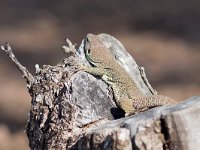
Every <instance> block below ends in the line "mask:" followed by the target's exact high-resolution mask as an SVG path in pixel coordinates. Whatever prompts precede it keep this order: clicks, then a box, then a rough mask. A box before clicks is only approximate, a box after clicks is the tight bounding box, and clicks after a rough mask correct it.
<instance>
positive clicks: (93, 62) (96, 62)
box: [85, 54, 100, 66]
mask: <svg viewBox="0 0 200 150" xmlns="http://www.w3.org/2000/svg"><path fill="white" fill-rule="evenodd" d="M85 56H86V59H87V60H88V61H89V62H90V63H91V64H92V65H94V66H96V64H98V63H100V62H98V61H94V60H93V59H92V58H91V57H90V56H88V55H87V54H85Z"/></svg>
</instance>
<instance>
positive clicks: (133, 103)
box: [82, 34, 174, 114]
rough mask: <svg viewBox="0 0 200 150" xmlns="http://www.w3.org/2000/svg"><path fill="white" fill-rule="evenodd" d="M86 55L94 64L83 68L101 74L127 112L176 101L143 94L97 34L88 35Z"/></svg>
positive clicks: (160, 96)
mask: <svg viewBox="0 0 200 150" xmlns="http://www.w3.org/2000/svg"><path fill="white" fill-rule="evenodd" d="M85 56H86V59H87V60H88V61H89V62H90V64H92V65H93V66H92V67H83V68H82V69H83V70H84V71H86V72H88V73H90V74H93V75H98V76H100V77H101V78H102V79H103V80H104V81H105V82H106V83H108V84H109V85H111V87H112V89H113V92H114V97H115V100H116V103H117V105H118V106H119V107H121V108H122V109H123V110H124V111H125V112H126V113H127V114H132V113H136V112H139V111H142V110H145V109H148V108H151V107H155V106H161V105H165V104H172V103H174V101H173V100H172V99H171V98H169V97H166V96H162V95H151V96H145V95H143V94H142V92H141V91H140V90H139V88H138V87H137V85H136V84H135V83H134V81H133V79H132V78H131V76H130V75H129V74H128V73H127V72H126V71H125V69H124V68H123V67H122V66H121V65H120V64H119V63H118V62H117V61H116V60H115V58H114V57H113V56H112V54H111V52H110V51H109V50H108V49H107V48H106V47H105V46H104V45H103V43H102V42H101V41H100V39H99V37H98V36H97V35H93V34H89V35H88V36H87V39H86V42H85Z"/></svg>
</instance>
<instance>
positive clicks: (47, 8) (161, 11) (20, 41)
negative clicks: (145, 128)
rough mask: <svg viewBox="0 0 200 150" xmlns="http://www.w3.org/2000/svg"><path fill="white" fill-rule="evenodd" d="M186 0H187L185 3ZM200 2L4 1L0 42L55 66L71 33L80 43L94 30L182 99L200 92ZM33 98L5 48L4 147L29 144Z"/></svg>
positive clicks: (1, 60) (0, 119) (1, 91)
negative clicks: (114, 42) (27, 130)
mask: <svg viewBox="0 0 200 150" xmlns="http://www.w3.org/2000/svg"><path fill="white" fill-rule="evenodd" d="M180 3H181V5H180ZM199 5H200V1H199V0H197V1H195V2H193V1H190V2H189V1H184V2H181V1H180V0H177V1H166V2H163V1H162V3H161V2H160V1H159V0H153V1H151V2H150V1H148V0H143V1H131V0H124V1H120V0H116V1H115V2H112V1H110V2H108V1H106V0H102V1H98V0H94V1H90V0H85V1H82V0H77V1H67V2H66V1H64V0H61V1H59V2H55V1H53V0H48V1H47V0H44V1H39V0H30V1H29V2H27V1H25V0H19V1H16V0H1V1H0V12H1V13H0V18H1V19H0V45H2V44H4V43H5V42H7V41H8V42H9V43H10V44H11V46H12V48H13V51H14V53H15V54H16V56H17V58H18V59H19V61H20V62H21V63H22V64H23V65H24V66H26V67H27V68H28V70H30V71H31V73H33V74H34V72H35V69H34V65H35V64H39V65H40V66H42V65H43V64H50V65H55V64H57V63H59V62H60V61H62V59H63V58H64V57H66V56H65V54H64V52H63V51H62V50H61V48H60V47H61V45H62V44H65V43H64V39H65V38H67V37H68V38H69V39H70V40H71V41H72V42H73V43H77V45H80V42H81V40H82V39H83V38H84V37H85V36H86V34H87V33H94V34H98V33H108V34H111V35H113V36H115V37H116V38H117V39H118V40H120V41H121V42H122V43H123V45H124V46H125V48H126V49H127V50H128V51H129V52H130V53H131V54H132V55H133V57H134V58H135V59H136V61H137V63H138V64H139V66H143V67H145V70H146V73H147V78H148V79H149V81H150V83H151V84H152V86H153V87H154V88H155V89H156V90H157V91H158V92H159V93H160V94H163V95H167V96H170V97H172V98H173V99H176V100H177V101H182V100H185V99H187V98H189V97H192V96H195V95H200V94H199V93H200V78H199V74H200V67H199V66H200V51H199V48H200V44H199V42H198V41H199V40H200V34H199V33H200V28H199V26H200V15H199V13H200V10H199ZM30 103H31V97H30V96H29V94H28V91H27V89H26V83H25V80H24V79H23V78H22V77H21V74H20V72H19V71H18V70H17V69H16V68H15V66H14V65H13V64H12V63H11V61H10V60H9V59H8V58H7V56H6V55H5V54H4V53H0V149H1V150H11V149H14V148H15V149H20V150H23V149H24V150H25V149H28V140H27V137H26V134H25V132H24V131H25V126H26V123H27V119H28V112H29V109H30Z"/></svg>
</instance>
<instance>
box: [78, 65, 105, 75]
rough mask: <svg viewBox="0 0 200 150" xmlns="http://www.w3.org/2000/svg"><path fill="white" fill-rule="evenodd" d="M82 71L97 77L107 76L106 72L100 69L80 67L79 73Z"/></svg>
mask: <svg viewBox="0 0 200 150" xmlns="http://www.w3.org/2000/svg"><path fill="white" fill-rule="evenodd" d="M80 70H82V71H85V72H87V73H90V74H92V75H97V76H103V75H104V74H105V70H104V69H101V68H98V67H89V66H84V65H79V66H78V71H80Z"/></svg>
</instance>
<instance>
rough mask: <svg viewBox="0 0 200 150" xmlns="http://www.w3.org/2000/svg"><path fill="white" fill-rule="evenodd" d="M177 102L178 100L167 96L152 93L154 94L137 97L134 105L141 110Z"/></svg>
mask: <svg viewBox="0 0 200 150" xmlns="http://www.w3.org/2000/svg"><path fill="white" fill-rule="evenodd" d="M176 103H177V102H176V101H174V100H173V99H171V98H169V97H167V96H163V95H152V96H143V97H139V98H137V100H134V101H133V107H134V108H136V109H137V110H140V109H144V108H152V107H156V106H162V105H170V104H176Z"/></svg>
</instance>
